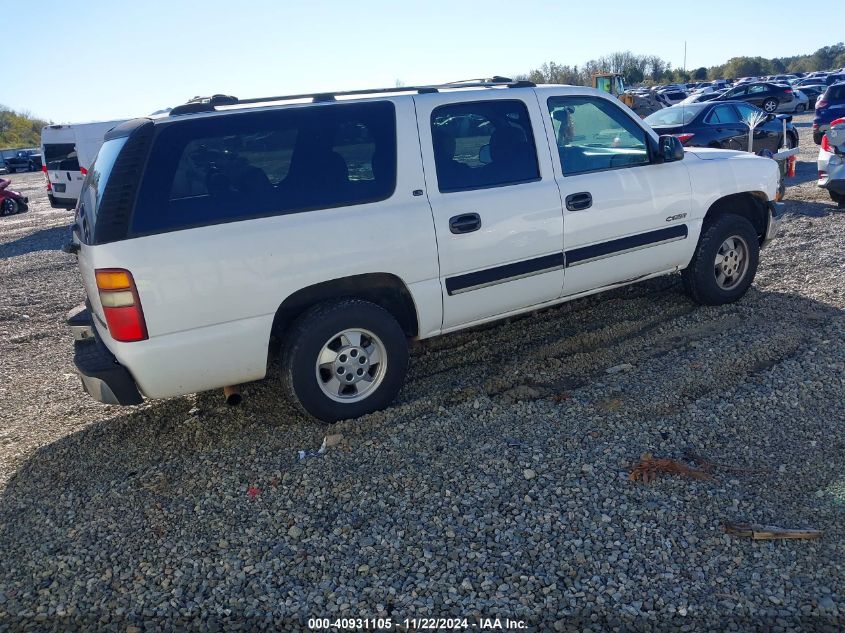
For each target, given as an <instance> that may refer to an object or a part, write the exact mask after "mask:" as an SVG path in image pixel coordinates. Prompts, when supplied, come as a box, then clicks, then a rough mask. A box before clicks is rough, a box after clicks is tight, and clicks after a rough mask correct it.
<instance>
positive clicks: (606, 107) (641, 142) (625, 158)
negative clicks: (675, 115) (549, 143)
mask: <svg viewBox="0 0 845 633" xmlns="http://www.w3.org/2000/svg"><path fill="white" fill-rule="evenodd" d="M548 106H549V113H550V114H551V118H552V126H553V128H554V132H555V139H556V140H557V147H558V153H559V154H560V164H561V167H562V169H563V175H564V176H569V175H572V174H582V173H586V172H591V171H601V170H604V169H615V168H618V167H632V166H635V165H643V164H645V163H648V162H649V158H648V149H647V145H646V131H645V130H644V129H643V128H642V127H640V126H639V125H637V123H635V122H634V120H633V119H631V117H629V116H628V115H627V114H626V113H625V112H624V111H623V110H621V109H620V108H618V107H617V106H615V105H613V104H612V103H610V102H609V101H608V100H606V99H598V98H595V97H550V98H549V100H548Z"/></svg>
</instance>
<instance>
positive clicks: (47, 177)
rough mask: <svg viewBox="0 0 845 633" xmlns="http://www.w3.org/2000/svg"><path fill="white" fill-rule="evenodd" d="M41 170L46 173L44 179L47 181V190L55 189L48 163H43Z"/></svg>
mask: <svg viewBox="0 0 845 633" xmlns="http://www.w3.org/2000/svg"><path fill="white" fill-rule="evenodd" d="M41 171H42V173H43V174H44V179H45V180H46V181H47V191H53V185H52V183H51V182H50V174H48V173H47V165H41Z"/></svg>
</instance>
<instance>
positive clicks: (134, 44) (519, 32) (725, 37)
mask: <svg viewBox="0 0 845 633" xmlns="http://www.w3.org/2000/svg"><path fill="white" fill-rule="evenodd" d="M800 6H801V5H800V4H798V3H795V2H794V1H792V0H790V1H785V0H769V1H767V2H765V3H758V2H755V1H749V0H746V1H744V2H743V1H740V2H736V1H735V0H734V1H725V0H707V2H706V3H700V2H691V1H688V0H687V1H675V2H649V1H647V0H640V1H639V2H634V1H631V0H627V1H620V0H602V1H581V2H577V1H576V2H571V1H569V2H567V1H566V0H558V1H557V2H548V1H540V0H484V1H483V2H475V1H467V0H465V1H462V0H451V1H449V2H441V1H440V0H428V1H427V2H422V3H417V2H412V1H410V0H397V1H395V2H385V1H372V2H370V1H367V0H355V1H352V2H350V1H346V0H344V1H338V0H325V1H319V0H311V1H307V2H303V1H301V0H300V1H298V2H291V1H287V0H275V1H273V0H239V1H232V0H228V1H225V0H86V1H84V2H75V3H72V2H68V1H67V0H38V1H37V2H36V1H35V0H22V1H17V2H10V3H9V6H6V7H4V13H3V15H4V22H5V23H6V24H16V25H19V27H20V25H33V30H32V32H31V35H32V37H25V38H24V39H19V38H18V39H16V38H12V39H11V40H8V41H7V45H8V46H12V47H18V46H21V47H23V49H26V50H27V51H28V54H23V53H22V54H21V55H20V56H18V55H12V56H11V57H9V56H7V60H11V61H10V62H9V63H7V64H6V65H5V69H4V70H5V71H4V76H3V82H2V88H0V103H1V104H3V105H5V106H8V107H10V108H12V109H14V110H19V111H29V112H30V113H31V114H33V115H35V116H39V117H41V118H44V119H47V120H51V121H53V122H54V123H76V122H86V121H97V120H110V119H118V118H131V117H135V116H144V115H147V114H150V113H152V112H153V111H155V110H160V109H163V108H166V107H172V106H175V105H178V104H179V103H184V102H185V101H186V100H188V99H189V98H191V97H193V96H195V95H210V94H215V93H224V94H232V95H235V96H238V97H240V98H247V97H259V96H268V95H280V94H292V93H298V92H317V91H324V90H343V89H352V88H371V87H388V86H394V85H396V82H397V80H398V81H401V82H402V83H403V84H405V85H417V84H429V83H443V82H447V81H455V80H460V79H468V78H474V77H489V76H492V75H505V76H513V75H515V74H519V73H527V72H528V71H530V70H531V69H532V68H537V67H539V66H540V65H541V64H542V63H543V62H546V61H555V62H558V63H561V64H570V65H574V64H579V65H580V64H581V63H583V62H584V61H586V60H589V59H594V58H596V57H600V56H602V55H605V54H608V53H611V52H613V51H619V50H631V51H632V52H634V53H642V54H654V55H659V56H660V57H662V58H664V59H666V60H668V61H670V62H672V64H673V66H681V65H682V64H683V56H684V42H685V41H686V43H687V62H686V67H687V68H697V67H699V66H713V65H716V64H721V63H724V62H725V61H727V59H729V58H730V57H736V56H740V55H749V56H756V55H760V56H762V57H782V56H787V55H796V54H805V53H812V52H813V51H815V50H817V49H818V48H820V47H822V46H827V45H830V44H834V43H835V42H836V41H838V40H837V39H836V36H835V35H828V33H829V32H828V31H826V29H822V28H819V27H818V21H817V20H812V19H806V18H801V19H796V18H798V17H799V15H798V14H799V12H800V11H801V9H800V8H799V7H800ZM705 9H706V10H705ZM805 11H806V9H805ZM839 39H840V40H841V39H842V37H841V36H839ZM33 49H36V50H37V51H38V54H29V52H31V51H32V50H33Z"/></svg>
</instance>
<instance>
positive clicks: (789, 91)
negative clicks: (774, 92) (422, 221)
mask: <svg viewBox="0 0 845 633" xmlns="http://www.w3.org/2000/svg"><path fill="white" fill-rule="evenodd" d="M783 92H784V94H788V95H791V94H792V88H787V89H786V90H784V91H783Z"/></svg>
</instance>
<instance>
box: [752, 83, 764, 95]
mask: <svg viewBox="0 0 845 633" xmlns="http://www.w3.org/2000/svg"><path fill="white" fill-rule="evenodd" d="M768 89H769V87H768V86H764V85H758V86H751V87H750V88H749V89H748V94H750V95H757V94H760V93H763V92H766V91H768Z"/></svg>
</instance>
